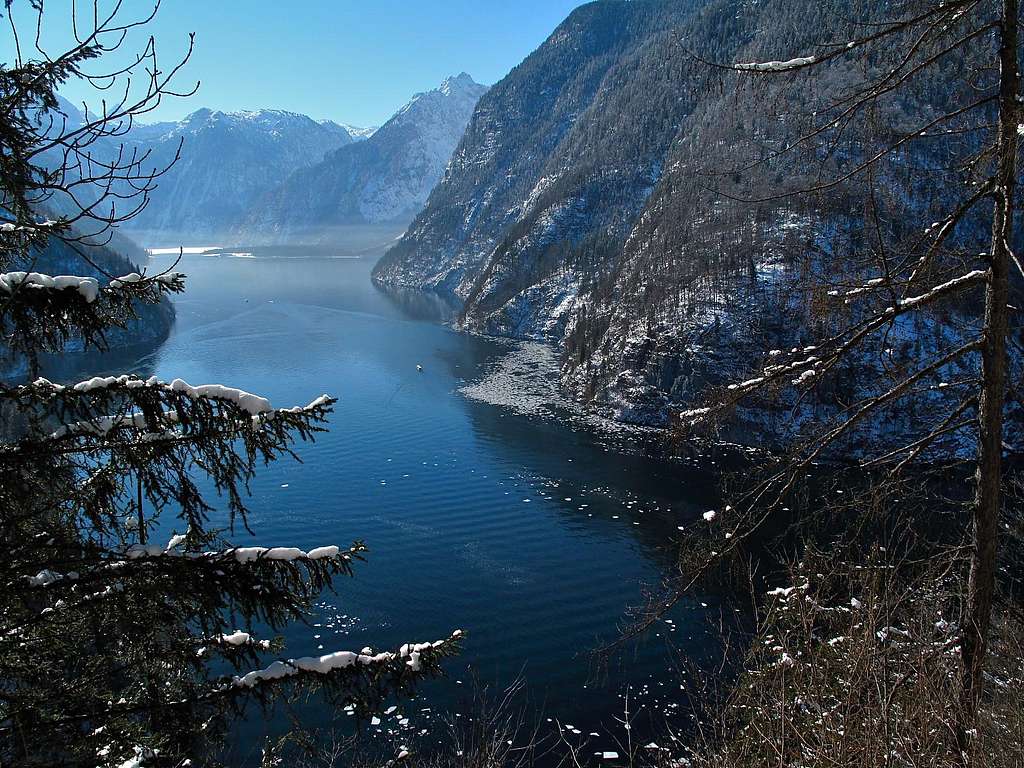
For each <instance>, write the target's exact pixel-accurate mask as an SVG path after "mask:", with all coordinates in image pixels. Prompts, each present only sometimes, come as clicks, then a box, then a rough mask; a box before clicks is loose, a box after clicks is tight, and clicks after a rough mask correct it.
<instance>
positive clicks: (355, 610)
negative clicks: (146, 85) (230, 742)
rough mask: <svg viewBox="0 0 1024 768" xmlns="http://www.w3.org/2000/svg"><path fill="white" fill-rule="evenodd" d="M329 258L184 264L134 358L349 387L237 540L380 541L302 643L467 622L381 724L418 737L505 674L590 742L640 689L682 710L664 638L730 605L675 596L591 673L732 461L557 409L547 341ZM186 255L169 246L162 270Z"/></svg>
mask: <svg viewBox="0 0 1024 768" xmlns="http://www.w3.org/2000/svg"><path fill="white" fill-rule="evenodd" d="M335 255H336V254H335V253H334V252H332V251H331V250H329V249H316V250H313V249H287V250H284V249H256V251H255V258H227V257H221V258H217V257H209V256H186V257H185V259H184V261H183V263H182V265H181V266H180V267H179V269H182V271H185V272H186V273H187V274H188V275H189V281H188V286H189V290H188V292H187V293H186V294H184V295H183V296H182V297H180V298H178V299H177V301H176V304H177V310H178V319H177V324H176V327H175V329H174V331H173V333H172V335H171V337H170V339H169V340H168V341H167V343H166V344H165V345H164V346H163V347H162V348H161V349H160V350H159V352H158V353H156V354H155V355H153V356H151V357H150V358H148V359H144V360H140V361H135V362H136V365H137V367H139V368H141V369H144V370H149V371H153V372H155V373H156V374H157V375H158V376H160V377H161V378H165V379H172V378H178V377H180V378H183V379H185V380H187V381H189V382H190V383H193V384H203V383H214V382H215V383H226V384H230V385H231V386H237V387H241V388H243V389H247V390H249V391H252V392H256V393H259V394H262V395H264V396H267V397H269V398H270V399H271V400H272V402H273V403H274V404H275V405H276V406H279V407H280V406H290V405H295V404H305V403H307V402H309V401H310V400H312V399H314V398H315V397H317V396H318V395H320V394H322V393H325V392H326V393H330V394H333V395H336V396H338V397H339V398H340V402H339V404H338V406H337V409H336V411H335V414H334V416H333V419H332V421H331V424H330V432H329V434H326V435H323V436H322V437H320V438H319V439H318V441H317V442H316V443H315V444H313V445H306V446H304V447H301V449H300V454H301V456H302V458H303V460H304V463H301V464H300V463H297V462H295V461H292V460H283V461H281V462H278V463H277V464H276V465H274V466H272V467H270V468H267V469H265V470H263V471H261V472H260V474H259V475H258V477H257V479H256V481H255V482H254V483H253V486H252V491H253V497H252V499H251V507H252V516H251V520H250V523H251V525H252V527H253V529H254V530H255V531H256V537H255V539H253V540H250V537H249V536H248V535H247V534H245V533H244V532H239V533H238V534H236V537H235V538H236V541H237V543H239V544H252V543H258V544H263V545H288V546H299V547H312V546H315V545H322V544H339V545H345V544H347V543H350V542H351V541H353V540H355V539H362V540H364V541H365V542H366V543H367V545H368V546H369V547H370V556H369V561H368V563H366V564H364V565H361V566H360V567H359V568H358V571H357V575H356V578H355V579H353V580H349V581H345V582H342V583H340V584H339V590H338V594H337V595H325V596H324V598H323V600H322V601H321V602H320V603H319V605H318V611H319V614H318V615H317V616H315V617H313V618H312V619H311V624H310V626H299V627H296V628H294V629H293V630H291V631H290V633H289V635H288V636H287V643H288V650H287V653H288V654H289V655H293V656H299V655H307V654H317V653H326V652H328V651H331V650H339V649H355V650H358V649H359V648H362V647H363V646H366V645H371V646H373V647H374V648H388V647H395V646H397V645H399V644H401V643H403V642H406V641H411V640H412V641H418V640H433V639H437V638H441V637H446V636H447V635H448V634H449V633H450V632H451V631H452V630H453V629H456V628H462V629H464V630H466V632H467V633H468V634H467V641H466V644H465V650H464V653H463V654H462V655H461V656H460V657H459V658H457V659H455V660H454V661H452V662H451V663H449V665H448V667H447V671H448V676H447V677H446V678H444V679H442V680H439V681H435V682H431V683H429V684H428V685H426V686H425V688H424V689H423V695H422V697H421V698H420V699H418V700H416V701H414V702H411V703H407V704H404V705H401V706H400V707H399V709H398V710H397V711H395V712H394V713H392V714H391V715H389V716H387V717H384V718H383V720H382V722H381V723H380V725H379V726H376V727H373V728H371V729H370V731H371V732H373V733H376V734H378V735H379V737H380V738H397V739H399V741H402V743H404V741H406V740H409V739H414V734H417V733H418V732H419V731H421V730H422V729H424V728H428V729H429V728H431V727H432V724H433V723H436V720H437V718H438V717H439V716H440V715H439V713H441V712H443V711H448V712H449V713H456V712H460V713H461V712H465V711H466V709H467V705H466V703H465V702H466V700H467V699H468V697H469V694H470V692H469V690H468V689H469V688H470V681H471V680H472V679H473V678H474V677H477V678H479V679H480V680H482V681H484V682H488V683H495V684H498V685H503V684H507V683H508V682H510V681H512V680H513V679H515V678H516V677H517V676H519V675H522V676H523V678H524V679H525V681H526V683H527V689H526V690H527V694H526V699H528V701H527V700H525V699H524V703H528V704H529V705H530V706H531V707H533V708H535V709H539V708H543V713H542V714H541V715H539V716H540V717H541V723H542V724H545V725H547V718H549V717H550V718H552V719H553V720H561V721H562V722H563V723H571V724H572V726H573V727H574V728H576V729H578V730H579V731H581V734H579V735H576V734H571V733H570V734H569V735H570V737H571V738H573V739H576V740H579V739H582V738H584V737H587V735H588V734H590V733H592V732H593V733H598V734H600V735H599V736H590V737H589V740H590V741H589V745H588V754H591V755H592V754H593V753H594V752H596V751H600V750H613V749H617V747H616V746H615V744H614V743H613V734H614V735H615V736H618V737H620V738H621V737H622V736H623V732H622V731H621V729H619V728H618V727H617V726H616V725H615V723H614V721H613V720H612V718H613V717H614V716H615V715H621V713H622V711H623V704H624V701H625V699H624V697H625V696H626V695H627V691H628V694H629V696H630V698H631V706H632V709H633V710H634V711H635V710H637V709H638V708H640V709H641V712H642V714H641V716H640V721H638V726H637V733H641V734H642V733H645V732H647V723H649V722H650V721H651V720H652V719H653V720H659V721H660V720H661V718H662V716H663V715H668V716H669V717H682V714H681V708H680V707H678V706H677V705H675V704H674V702H678V701H680V700H681V699H680V696H679V682H678V680H677V679H676V677H675V676H674V675H672V674H670V673H667V672H666V669H667V666H668V659H669V656H670V654H669V652H668V649H667V646H668V645H672V646H676V647H678V648H679V649H681V650H682V651H684V652H686V653H688V654H699V653H700V652H701V651H703V650H705V649H707V648H708V647H709V639H708V634H707V632H708V630H707V626H708V621H709V619H713V618H714V617H716V616H717V615H718V614H719V610H720V609H719V606H718V604H717V602H716V601H715V600H714V599H713V598H711V597H705V598H696V599H695V600H694V601H692V602H689V603H687V604H685V605H682V606H680V607H679V609H678V610H677V611H676V612H675V615H674V618H673V619H672V623H671V624H669V623H665V624H662V625H661V629H660V630H659V631H658V632H657V633H656V634H655V635H652V636H651V637H650V638H649V639H648V640H647V641H646V642H645V643H644V644H642V645H641V646H640V647H639V648H637V649H634V650H632V651H631V652H630V653H628V654H626V656H625V657H623V658H622V659H620V660H619V661H617V662H613V664H612V666H611V668H610V669H609V671H608V673H607V674H606V675H598V676H595V674H594V668H593V665H592V663H591V660H590V658H589V656H588V653H587V652H588V650H590V649H592V648H594V647H595V646H596V645H597V644H598V643H599V642H600V641H601V639H605V640H607V639H609V638H610V637H612V636H614V633H615V629H616V627H617V626H618V625H619V624H620V623H621V621H622V620H623V616H624V612H625V611H626V610H627V608H628V607H629V606H631V605H636V604H637V603H638V602H640V600H641V595H642V587H643V585H644V584H645V583H646V584H653V583H656V582H657V580H658V577H659V574H660V573H662V572H663V571H664V569H665V568H666V567H668V566H669V565H670V563H671V558H672V553H673V541H674V540H675V539H676V537H677V536H678V527H679V526H681V525H683V526H685V525H697V524H699V521H700V516H701V513H702V512H704V511H706V510H707V509H709V508H711V507H712V506H714V503H715V501H714V488H715V471H714V469H715V468H714V467H713V466H700V465H697V464H694V463H693V462H684V461H681V460H675V459H668V458H665V457H664V456H663V455H662V454H663V451H662V449H661V438H660V437H659V436H657V435H651V434H644V433H623V432H621V431H620V430H613V429H607V428H605V427H604V426H602V425H601V424H599V423H596V422H594V421H593V420H591V419H587V418H585V417H582V416H581V415H580V414H578V413H576V412H575V411H574V410H573V409H572V408H571V407H569V406H567V405H566V404H565V403H562V402H560V401H559V400H558V396H557V393H556V392H555V390H554V388H553V365H554V363H553V359H554V358H553V355H552V353H551V352H550V350H548V349H547V348H545V347H542V346H540V345H529V344H527V345H523V344H515V343H511V342H507V341H502V340H493V339H485V338H480V337H475V336H470V335H464V334H458V333H454V332H452V331H451V330H449V329H447V328H446V327H444V326H443V324H441V323H440V322H439V320H440V319H441V317H442V316H443V311H444V310H443V307H442V306H440V304H439V302H437V301H436V300H434V299H431V298H430V297H427V296H422V295H417V294H411V295H409V294H403V295H394V294H387V293H385V292H383V291H381V290H380V289H378V288H377V287H375V286H374V285H373V284H372V283H371V281H370V270H371V267H372V264H373V259H372V258H365V257H364V258H358V259H353V258H332V256H335ZM169 263H170V260H169V258H168V257H154V258H153V260H152V264H151V265H150V268H151V270H152V269H157V268H165V267H166V266H167V265H168V264H169ZM417 365H422V367H423V371H422V372H420V371H418V370H417ZM317 625H319V626H317ZM425 708H429V711H426V712H425V711H423V710H424V709H425ZM303 716H304V719H305V720H306V721H307V723H312V724H314V725H317V726H320V727H323V728H324V729H328V728H331V727H333V725H335V724H337V722H338V721H340V722H341V724H342V725H343V726H344V725H345V721H346V720H347V719H348V718H347V717H346V713H344V712H334V711H329V710H328V709H327V708H324V707H317V706H315V703H313V704H310V705H308V707H307V709H306V711H304V713H303ZM467 716H468V715H467ZM405 718H408V723H407V724H405V725H403V724H402V721H403V720H404V719H405ZM247 727H248V728H249V729H250V730H251V731H253V732H254V733H255V732H259V731H262V729H263V728H264V727H265V724H263V723H261V722H256V721H255V720H254V722H252V723H250V724H249V725H248V726H247ZM266 727H269V728H270V729H271V730H274V729H275V728H276V727H277V724H276V723H274V722H271V723H270V724H269V726H266ZM551 727H554V725H553V724H551ZM610 731H611V732H612V733H609V732H610ZM257 741H258V739H255V738H254V739H252V740H251V742H250V743H253V744H256V743H257ZM251 757H252V755H249V754H244V755H240V756H239V758H238V761H239V762H245V761H246V760H247V759H249V758H251Z"/></svg>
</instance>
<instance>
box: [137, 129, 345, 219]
mask: <svg viewBox="0 0 1024 768" xmlns="http://www.w3.org/2000/svg"><path fill="white" fill-rule="evenodd" d="M182 142H183V143H182ZM352 142H353V138H352V136H351V135H350V134H349V132H348V131H347V130H346V129H345V128H343V127H342V126H340V125H338V124H336V123H333V122H329V121H327V122H317V121H315V120H313V119H312V118H309V117H307V116H305V115H299V114H296V113H294V112H285V111H281V110H269V109H263V110H254V111H245V112H221V111H215V110H211V109H200V110H197V111H195V112H193V113H192V114H190V115H188V116H187V117H186V118H184V119H183V120H181V121H179V122H176V123H157V124H153V125H140V126H136V127H135V128H133V130H132V132H131V133H130V134H129V135H128V136H126V137H125V144H126V145H127V146H128V148H130V149H137V150H138V151H139V152H148V153H150V154H149V158H148V161H147V162H149V163H151V165H152V167H154V168H161V167H163V166H166V165H168V164H170V163H171V161H172V160H173V159H174V157H175V154H176V153H177V151H178V147H179V144H181V145H182V151H181V156H180V158H179V159H178V161H177V162H176V163H175V164H174V167H173V168H171V170H170V171H169V172H168V173H166V174H165V175H164V176H162V177H161V178H160V179H159V180H158V182H157V184H158V187H157V189H156V190H155V191H154V192H153V194H152V195H151V199H150V204H149V206H148V207H147V208H146V210H145V211H143V212H142V214H141V215H139V216H138V217H137V218H135V219H133V220H132V221H131V222H130V224H129V230H130V231H133V232H137V231H142V232H147V233H186V232H187V233H188V234H189V235H190V236H193V237H203V236H210V235H216V234H218V233H222V232H224V231H226V230H227V229H229V228H230V227H231V225H232V224H233V223H234V222H235V221H237V220H238V219H239V218H241V217H242V216H243V215H245V213H246V211H247V210H248V208H249V206H250V205H251V204H252V202H253V201H254V200H255V199H256V198H257V197H258V196H259V195H260V194H262V193H263V191H264V190H266V189H267V188H268V187H272V186H274V185H275V184H279V183H280V182H281V181H282V180H283V179H284V178H286V177H287V175H288V174H289V173H291V172H292V171H294V170H295V169H296V168H301V167H303V166H307V165H312V164H313V163H316V162H318V161H319V160H320V159H321V158H323V156H324V155H325V154H326V153H328V152H330V151H331V150H334V149H337V148H338V147H342V146H345V145H346V144H351V143H352Z"/></svg>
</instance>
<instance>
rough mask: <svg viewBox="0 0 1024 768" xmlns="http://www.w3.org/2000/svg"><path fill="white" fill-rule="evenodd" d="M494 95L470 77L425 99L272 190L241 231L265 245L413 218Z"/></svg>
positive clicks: (464, 76)
mask: <svg viewBox="0 0 1024 768" xmlns="http://www.w3.org/2000/svg"><path fill="white" fill-rule="evenodd" d="M486 91H487V88H486V87H485V86H483V85H480V84H479V83H476V82H474V81H473V78H471V77H470V76H469V75H467V74H465V73H463V74H461V75H459V76H457V77H451V78H448V79H447V80H445V81H444V82H443V83H442V84H441V86H440V87H439V88H436V89H434V90H432V91H427V92H425V93H420V94H417V95H416V96H414V97H413V98H412V100H411V101H410V102H409V103H408V104H406V105H405V106H404V107H402V109H400V110H399V111H398V112H397V113H396V114H395V116H394V117H392V118H391V119H390V120H389V121H388V122H387V123H385V124H384V125H383V126H381V127H380V128H378V129H377V130H376V131H375V132H373V134H372V135H371V136H369V138H367V139H365V140H364V141H360V142H358V143H354V144H350V145H348V146H345V147H342V148H341V149H338V150H336V151H334V152H332V153H330V154H329V155H328V156H327V157H326V158H324V160H323V161H322V162H319V163H317V164H315V165H312V166H310V167H307V168H301V169H299V170H297V171H295V172H294V173H293V174H291V175H290V176H289V177H288V178H287V179H286V180H285V181H284V182H283V183H282V184H280V185H279V186H277V187H276V188H272V189H270V190H269V191H268V192H267V193H266V194H265V195H264V196H263V197H262V198H261V199H260V200H259V201H258V203H257V204H256V205H255V206H254V207H253V209H252V211H251V212H250V214H249V215H248V216H247V217H246V218H245V220H244V222H243V223H242V224H241V225H240V226H239V228H238V231H239V232H241V233H244V234H245V235H246V236H247V237H251V235H253V234H256V235H258V236H259V238H260V239H269V240H290V241H295V240H309V239H313V240H315V239H317V237H318V235H319V234H320V233H322V232H323V231H329V230H330V229H331V228H332V227H336V226H342V225H348V224H367V223H369V224H380V223H386V222H393V221H401V220H409V219H411V218H412V217H413V216H414V215H415V214H416V213H417V212H418V211H419V210H420V209H421V208H422V207H423V204H424V203H425V202H426V200H427V196H428V195H429V194H430V190H431V189H433V188H434V186H435V185H436V184H437V182H438V180H439V179H440V178H441V176H442V174H443V173H444V169H445V167H446V166H447V165H448V161H449V158H450V157H451V154H452V150H453V149H454V148H455V146H456V145H457V144H458V142H459V139H461V138H462V135H463V132H464V131H465V128H466V123H468V122H469V118H470V116H471V115H472V114H473V110H474V108H475V107H476V104H477V101H478V100H479V99H480V97H481V95H483V94H484V93H485V92H486Z"/></svg>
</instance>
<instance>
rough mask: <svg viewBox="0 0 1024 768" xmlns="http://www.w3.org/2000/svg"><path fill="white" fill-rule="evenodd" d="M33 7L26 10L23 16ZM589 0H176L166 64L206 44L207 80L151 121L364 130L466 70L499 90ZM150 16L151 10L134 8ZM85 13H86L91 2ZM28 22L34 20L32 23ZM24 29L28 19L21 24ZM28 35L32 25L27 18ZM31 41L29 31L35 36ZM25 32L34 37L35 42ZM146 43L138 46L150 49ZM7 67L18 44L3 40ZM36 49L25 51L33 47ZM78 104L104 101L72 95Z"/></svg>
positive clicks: (202, 55)
mask: <svg viewBox="0 0 1024 768" xmlns="http://www.w3.org/2000/svg"><path fill="white" fill-rule="evenodd" d="M19 4H20V5H21V6H22V7H23V8H24V7H26V6H27V5H28V3H27V2H25V0H16V2H15V7H17V6H18V5H19ZM581 4H582V3H581V0H504V1H503V0H443V1H442V0H371V2H354V0H290V2H289V1H288V0H285V1H284V2H282V0H244V1H243V0H164V2H163V6H162V7H161V9H160V12H159V15H158V16H157V18H156V20H155V21H154V22H153V23H152V24H151V25H150V27H149V31H150V32H151V33H152V34H153V35H154V36H155V37H156V40H157V44H158V46H159V50H160V51H161V58H162V64H163V65H164V66H167V65H169V64H170V63H171V59H172V58H174V56H176V55H180V54H181V52H182V50H183V49H184V45H185V42H186V40H187V34H188V33H189V32H195V33H196V51H195V53H194V55H193V58H192V60H191V62H190V63H189V66H188V68H187V69H186V71H185V73H184V75H183V77H182V78H181V80H180V81H179V82H180V84H181V86H185V85H186V84H188V85H191V84H193V83H194V82H195V80H197V79H198V80H201V81H202V85H201V87H200V90H199V93H198V94H197V95H195V96H193V97H192V98H190V99H188V100H185V101H182V100H172V101H170V102H168V103H166V104H165V105H164V106H162V107H161V108H160V110H159V111H158V112H156V113H154V114H153V116H152V117H151V118H149V119H147V121H151V120H157V119H159V120H176V119H178V118H180V117H182V116H184V115H185V114H187V113H189V112H192V111H194V110H196V109H198V108H199V107H211V108H214V109H223V110H237V109H258V108H275V109H287V110H291V111H294V112H302V113H305V114H308V115H311V116H312V117H315V118H318V119H321V118H330V119H333V120H338V121H339V122H346V123H351V124H354V125H370V124H373V125H378V124H380V123H382V122H383V121H385V120H386V119H387V118H388V117H390V116H391V114H393V113H394V112H395V110H396V109H398V108H399V107H400V106H401V105H402V104H404V103H405V102H406V101H407V100H408V98H409V97H410V96H411V95H412V94H414V93H416V92H419V91H423V90H428V89H430V88H433V87H435V86H436V85H437V84H438V83H440V82H441V80H443V79H444V78H445V77H446V76H448V75H452V74H458V73H459V72H462V71H465V72H468V73H469V74H471V75H472V76H473V77H474V78H475V79H476V80H477V81H478V82H482V83H487V84H488V85H490V84H493V83H494V82H497V81H498V80H500V79H501V78H502V77H503V76H504V75H505V74H506V73H507V72H508V71H509V70H510V69H511V68H512V67H514V66H515V65H516V64H518V63H519V62H520V61H522V59H523V58H524V57H525V56H526V55H527V54H529V53H530V52H531V51H532V50H534V49H535V48H536V47H537V46H538V45H540V44H541V43H542V42H543V41H544V39H545V38H546V37H547V36H548V35H549V34H550V33H551V31H552V30H553V29H554V28H555V26H557V24H558V23H559V22H560V21H561V20H562V19H564V18H565V17H566V16H567V15H568V13H569V12H570V11H571V10H572V9H573V8H574V7H576V6H578V5H581ZM124 5H125V7H126V8H128V9H129V11H131V12H132V13H140V12H142V11H143V9H144V8H146V7H147V5H148V3H147V2H146V0H126V1H125V3H124ZM46 7H47V26H46V40H47V41H48V42H52V43H53V44H54V46H55V45H56V43H57V42H58V41H59V40H61V39H62V37H63V39H64V40H67V33H68V32H69V25H68V23H67V21H66V18H65V17H66V16H67V13H66V11H65V10H63V9H65V8H67V7H68V5H66V4H65V2H64V0H61V2H48V3H47V4H46ZM79 7H80V8H85V7H86V3H85V2H82V0H79ZM22 15H24V14H23V13H22ZM15 18H16V19H20V17H19V13H15ZM20 20H21V21H22V26H23V27H26V26H27V25H26V24H25V22H26V21H27V19H20ZM26 31H27V30H26ZM24 34H25V32H23V37H24ZM140 39H141V38H139V37H136V38H135V40H136V42H138V41H139V40H140ZM0 40H2V42H0V46H2V47H0V53H2V55H3V60H4V61H9V60H10V57H11V48H12V43H11V40H10V37H9V36H7V37H2V38H0ZM23 42H24V40H23ZM65 95H66V96H68V98H71V99H72V100H73V101H81V100H82V99H83V98H87V99H88V100H89V102H90V103H92V102H93V101H94V100H95V98H96V96H95V94H89V92H88V91H87V90H86V89H85V88H82V87H73V86H72V87H69V88H67V89H65Z"/></svg>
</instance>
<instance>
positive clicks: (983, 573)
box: [960, 0, 1020, 751]
mask: <svg viewBox="0 0 1024 768" xmlns="http://www.w3.org/2000/svg"><path fill="white" fill-rule="evenodd" d="M1019 5H1020V0H1003V14H1002V20H1001V23H1000V49H999V63H1000V85H999V136H998V140H997V141H998V144H997V154H996V163H997V168H996V194H995V204H994V206H993V216H992V254H991V268H990V274H989V279H988V284H987V288H986V292H985V327H984V339H983V347H982V389H981V399H980V403H979V409H978V410H979V416H978V418H979V434H978V472H977V478H976V482H977V488H976V495H975V502H974V538H973V541H972V551H971V574H970V581H969V583H968V587H967V606H966V611H965V614H964V617H963V662H964V671H963V683H962V687H963V707H964V712H963V718H964V722H963V723H962V725H961V734H960V738H961V747H962V748H963V749H965V751H969V749H968V748H969V746H970V744H969V742H970V739H969V731H970V729H971V728H973V727H974V725H975V723H976V719H977V711H978V702H979V700H980V696H981V688H982V670H983V669H984V663H985V653H986V651H987V650H988V634H989V623H990V620H991V614H992V599H993V593H994V591H995V578H996V555H997V547H996V544H997V535H998V525H999V512H1000V508H1001V504H1002V493H1001V491H1002V452H1003V407H1004V404H1005V402H1004V401H1005V397H1006V365H1007V364H1006V337H1007V326H1008V320H1007V315H1008V309H1007V301H1008V300H1009V286H1010V264H1011V253H1010V248H1011V244H1012V243H1013V224H1014V215H1013V204H1014V194H1015V186H1016V178H1017V129H1018V122H1019V120H1018V114H1019V109H1020V108H1019V104H1018V96H1019V94H1020V86H1019V72H1018V65H1017V15H1018V11H1019Z"/></svg>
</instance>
